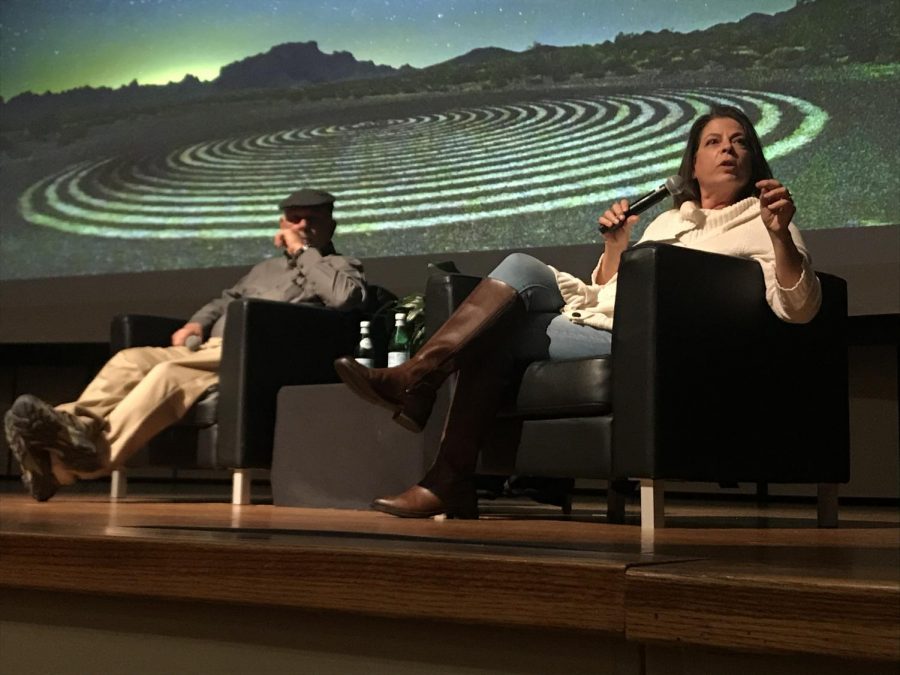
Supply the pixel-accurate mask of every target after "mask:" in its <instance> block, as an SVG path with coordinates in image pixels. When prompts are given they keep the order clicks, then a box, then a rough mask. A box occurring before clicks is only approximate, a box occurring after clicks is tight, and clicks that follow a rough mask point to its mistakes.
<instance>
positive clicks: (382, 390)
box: [334, 278, 524, 431]
mask: <svg viewBox="0 0 900 675" xmlns="http://www.w3.org/2000/svg"><path fill="white" fill-rule="evenodd" d="M517 308H521V309H523V310H524V306H523V305H522V302H521V301H520V300H519V295H518V293H517V292H516V290H515V289H514V288H513V287H512V286H510V285H508V284H506V283H504V282H502V281H499V280H497V279H491V278H487V279H484V280H482V281H481V283H479V284H478V285H477V286H476V287H475V289H474V290H473V291H472V293H470V294H469V296H468V297H467V298H466V299H465V300H464V301H463V302H462V304H460V306H459V307H458V308H457V309H456V311H455V312H454V313H453V314H452V315H451V316H450V318H449V319H447V321H446V323H444V325H443V326H441V327H440V329H438V331H437V332H436V333H435V334H434V335H432V336H431V339H429V340H428V342H426V343H425V344H424V345H423V346H422V348H421V349H420V350H419V351H418V352H416V354H415V356H413V357H412V358H411V359H409V361H407V362H406V363H404V364H402V365H400V366H396V367H394V368H366V367H365V366H361V365H360V364H358V363H357V362H356V361H354V360H353V359H352V358H350V357H342V358H340V359H338V360H337V361H335V362H334V367H335V370H336V371H337V373H338V375H339V376H340V378H341V379H342V380H343V381H344V382H345V383H346V384H347V386H348V387H350V388H351V389H352V390H353V391H354V392H355V393H356V394H358V395H359V396H361V397H362V398H364V399H366V400H367V401H369V402H371V403H375V404H377V405H380V406H383V407H385V408H388V409H389V410H392V411H393V412H394V420H395V421H396V422H397V423H399V424H400V425H402V426H404V427H406V428H407V429H410V430H411V431H422V429H423V428H424V427H425V423H426V422H427V421H428V417H429V416H430V415H431V409H432V408H433V407H434V400H435V395H436V392H437V390H438V388H439V387H440V386H441V383H443V381H444V380H445V379H447V376H449V375H450V374H451V373H453V372H455V371H456V370H458V369H459V368H460V366H461V365H462V363H463V362H464V361H465V360H466V359H467V358H470V357H472V356H474V355H477V354H478V353H480V352H481V351H483V350H484V348H486V347H488V346H489V345H490V344H491V342H492V339H493V338H495V337H496V336H497V335H498V334H502V333H503V330H502V328H501V327H502V326H503V325H507V324H508V323H509V321H510V320H511V319H512V317H511V316H510V315H512V314H515V313H516V312H514V311H513V310H516V309H517Z"/></svg>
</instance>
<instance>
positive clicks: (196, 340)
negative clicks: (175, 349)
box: [184, 335, 203, 352]
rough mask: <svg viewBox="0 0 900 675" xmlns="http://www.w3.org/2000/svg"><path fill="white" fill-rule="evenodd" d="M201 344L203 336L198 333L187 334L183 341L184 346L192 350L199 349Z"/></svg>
mask: <svg viewBox="0 0 900 675" xmlns="http://www.w3.org/2000/svg"><path fill="white" fill-rule="evenodd" d="M201 344H203V338H202V337H200V336H199V335H188V336H187V339H186V340H185V341H184V346H185V347H187V348H188V349H190V350H191V351H192V352H195V351H197V350H198V349H200V345H201Z"/></svg>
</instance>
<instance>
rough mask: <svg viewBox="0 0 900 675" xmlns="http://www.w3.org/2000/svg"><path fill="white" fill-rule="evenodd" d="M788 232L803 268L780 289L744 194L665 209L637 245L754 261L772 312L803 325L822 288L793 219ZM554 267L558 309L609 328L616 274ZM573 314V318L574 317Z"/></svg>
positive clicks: (753, 202) (752, 205)
mask: <svg viewBox="0 0 900 675" xmlns="http://www.w3.org/2000/svg"><path fill="white" fill-rule="evenodd" d="M789 231H790V233H791V238H792V239H793V240H794V244H796V246H797V249H798V250H799V251H800V254H801V255H802V256H803V272H802V274H801V276H800V280H799V281H798V282H797V283H796V284H795V285H794V286H793V287H792V288H783V287H782V286H780V285H779V284H778V281H777V279H776V278H775V251H774V249H773V248H772V240H771V239H770V237H769V233H768V230H767V229H766V226H765V225H764V224H763V222H762V218H760V215H759V199H757V198H756V197H748V198H747V199H744V200H743V201H740V202H737V203H736V204H732V205H731V206H729V207H727V208H724V209H701V208H700V207H698V206H697V205H696V204H695V203H694V202H685V203H684V204H682V205H681V208H680V209H678V210H675V209H672V210H671V211H666V212H665V213H663V214H661V215H660V216H659V217H658V218H657V219H656V220H654V221H653V222H652V223H650V225H649V226H648V227H647V229H646V230H645V231H644V236H642V237H641V239H640V241H639V242H638V243H641V242H645V241H658V242H663V243H666V244H673V245H675V246H685V247H687V248H692V249H697V250H699V251H709V252H711V253H722V254H725V255H733V256H738V257H741V258H751V259H753V260H756V261H757V262H758V263H759V264H760V265H761V266H762V270H763V276H764V277H765V281H766V301H767V302H768V303H769V306H770V307H771V308H772V311H773V312H775V314H776V315H777V316H778V317H780V318H781V319H783V320H784V321H789V322H791V323H806V322H808V321H810V320H812V318H813V317H814V316H815V315H816V312H818V311H819V305H820V304H821V301H822V289H821V287H820V286H819V279H818V278H817V277H816V275H815V273H813V271H812V266H811V259H810V256H809V253H808V252H807V250H806V247H805V246H804V244H803V238H802V237H801V236H800V232H799V230H797V228H796V227H795V226H794V225H793V223H792V224H791V225H790V228H789ZM601 260H602V256H601ZM553 271H554V272H555V273H556V283H557V285H558V286H559V290H560V293H562V296H563V299H564V300H565V302H566V305H565V307H563V309H562V310H561V311H562V313H563V314H565V315H566V316H567V317H568V318H569V320H570V321H572V322H574V323H581V324H586V325H589V326H593V327H594V328H602V329H605V330H612V325H613V310H614V307H615V302H616V280H617V278H618V275H615V276H613V278H612V279H610V280H609V281H608V282H607V283H605V284H599V283H597V275H598V274H599V273H600V262H599V261H598V263H597V267H596V268H594V271H593V273H592V274H591V280H592V282H593V283H591V284H586V283H584V282H583V281H581V280H580V279H578V278H576V277H574V276H572V275H571V274H568V273H566V272H560V271H559V270H556V269H554V270H553ZM576 312H577V314H578V316H577V317H576V316H573V313H576Z"/></svg>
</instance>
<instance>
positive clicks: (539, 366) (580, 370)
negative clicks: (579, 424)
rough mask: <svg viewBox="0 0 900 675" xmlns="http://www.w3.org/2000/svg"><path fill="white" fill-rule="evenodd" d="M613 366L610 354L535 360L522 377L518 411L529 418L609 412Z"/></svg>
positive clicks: (585, 415)
mask: <svg viewBox="0 0 900 675" xmlns="http://www.w3.org/2000/svg"><path fill="white" fill-rule="evenodd" d="M611 366H612V361H611V360H610V358H609V357H595V358H589V359H570V360H565V361H535V362H534V363H532V364H531V365H529V366H528V368H527V369H526V370H525V374H524V375H523V377H522V384H521V385H520V387H519V394H518V397H517V398H516V410H515V414H517V415H520V416H522V417H525V418H527V419H545V418H554V417H593V416H596V415H606V414H609V413H610V412H612V398H611V395H612V388H611V386H610V384H611V378H610V374H611V370H612V368H611Z"/></svg>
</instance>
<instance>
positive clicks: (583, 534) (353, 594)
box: [0, 483, 900, 661]
mask: <svg viewBox="0 0 900 675" xmlns="http://www.w3.org/2000/svg"><path fill="white" fill-rule="evenodd" d="M2 487H3V494H2V495H0V545H2V551H3V554H2V556H0V587H5V588H6V589H11V590H15V591H16V592H19V591H20V590H21V589H38V590H40V591H44V592H47V591H65V592H70V593H85V592H87V593H94V594H100V595H109V596H118V597H137V596H140V597H145V598H146V597H151V598H164V599H170V600H175V599H177V600H197V601H212V602H224V603H229V604H239V605H247V606H250V605H253V606H257V607H260V606H268V607H291V608H303V609H309V610H330V611H335V612H346V613H351V614H355V615H367V616H381V617H391V618H393V619H404V620H409V619H413V620H428V621H449V622H465V623H473V622H474V623H480V624H485V625H494V626H507V627H508V626H513V627H520V628H538V629H551V630H552V629H565V630H577V631H583V632H588V633H595V634H598V635H600V634H602V635H613V636H619V637H621V638H624V639H625V640H627V641H635V642H640V643H654V644H660V643H663V644H673V645H674V644H678V645H683V644H693V645H701V646H704V647H717V648H724V649H732V650H747V651H753V652H764V653H775V654H778V653H782V654H815V655H825V656H837V657H843V658H852V659H874V660H882V661H883V660H888V661H890V660H898V659H900V578H898V575H900V572H898V571H900V514H898V510H897V508H896V507H895V506H889V507H872V506H853V505H851V506H847V505H843V506H842V507H841V511H840V527H839V528H838V529H830V530H828V529H818V528H817V527H816V512H815V505H814V504H813V503H812V502H810V503H801V504H797V503H778V502H774V501H773V502H772V503H770V504H769V505H764V506H759V505H757V504H756V503H755V502H742V501H730V502H729V501H721V502H712V501H697V500H693V501H692V500H687V499H683V498H674V497H672V498H668V501H667V504H666V512H667V520H666V529H663V530H658V531H657V532H656V533H655V534H654V535H653V536H652V537H646V536H645V537H643V538H642V536H641V531H640V527H639V526H638V524H637V523H638V520H637V507H636V505H635V504H630V505H629V511H628V514H629V515H628V521H627V523H626V524H625V525H611V524H607V523H606V522H605V516H604V509H603V506H602V504H601V502H600V501H599V499H598V498H596V497H580V498H579V497H577V496H576V500H575V503H574V509H573V513H572V515H571V516H564V515H562V514H561V512H560V511H559V510H558V509H555V508H553V507H549V506H542V505H537V504H535V503H533V502H530V501H527V500H521V501H520V500H497V501H493V502H488V501H483V502H482V514H483V515H482V518H481V519H480V520H478V521H456V520H404V519H398V518H394V517H391V516H387V515H384V514H380V513H375V512H370V511H349V510H332V509H304V508H285V507H274V506H271V505H269V504H254V505H250V506H240V507H233V506H231V505H230V504H227V503H225V502H224V495H223V500H222V501H211V500H210V498H209V497H208V496H205V495H203V494H199V493H198V494H185V493H183V494H181V495H179V496H177V497H175V498H174V499H173V498H172V497H171V496H166V495H154V494H152V493H151V492H147V493H146V494H142V493H141V486H139V485H134V486H132V494H131V495H130V496H129V498H127V499H125V500H124V501H120V502H118V503H110V502H109V501H107V500H106V498H105V496H104V495H102V494H100V493H99V492H98V493H95V494H91V493H90V492H85V491H75V492H73V493H65V492H61V493H60V494H59V495H58V496H57V497H55V498H54V499H53V500H52V501H50V502H47V503H44V504H38V503H35V502H34V501H32V500H31V499H30V498H28V497H26V496H25V495H23V494H21V493H19V492H17V491H13V489H12V485H11V483H6V484H4V485H3V486H2Z"/></svg>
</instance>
